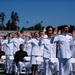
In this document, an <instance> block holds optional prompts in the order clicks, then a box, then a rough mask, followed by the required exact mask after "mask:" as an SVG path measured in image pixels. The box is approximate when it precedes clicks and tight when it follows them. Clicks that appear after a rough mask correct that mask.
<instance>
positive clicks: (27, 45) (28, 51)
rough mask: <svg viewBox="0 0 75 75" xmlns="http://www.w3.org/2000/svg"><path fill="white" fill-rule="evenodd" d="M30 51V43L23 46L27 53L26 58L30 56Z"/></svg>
mask: <svg viewBox="0 0 75 75" xmlns="http://www.w3.org/2000/svg"><path fill="white" fill-rule="evenodd" d="M31 50H32V45H31V43H27V44H25V51H26V52H27V54H28V56H31Z"/></svg>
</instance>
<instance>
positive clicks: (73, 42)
mask: <svg viewBox="0 0 75 75" xmlns="http://www.w3.org/2000/svg"><path fill="white" fill-rule="evenodd" d="M70 49H71V54H72V58H75V37H72V40H71V43H70ZM71 65H72V71H75V63H73V64H72V63H71ZM73 75H74V74H73Z"/></svg>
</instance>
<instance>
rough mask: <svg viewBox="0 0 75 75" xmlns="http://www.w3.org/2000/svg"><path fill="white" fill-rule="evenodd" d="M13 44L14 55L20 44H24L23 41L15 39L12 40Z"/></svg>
mask: <svg viewBox="0 0 75 75" xmlns="http://www.w3.org/2000/svg"><path fill="white" fill-rule="evenodd" d="M13 44H14V54H15V52H16V51H18V50H19V46H20V44H24V40H23V39H22V38H18V37H16V38H14V39H13Z"/></svg>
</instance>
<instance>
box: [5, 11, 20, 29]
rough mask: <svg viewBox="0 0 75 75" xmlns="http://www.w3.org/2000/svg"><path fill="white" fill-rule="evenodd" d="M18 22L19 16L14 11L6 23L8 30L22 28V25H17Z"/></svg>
mask: <svg viewBox="0 0 75 75" xmlns="http://www.w3.org/2000/svg"><path fill="white" fill-rule="evenodd" d="M17 22H19V16H18V14H17V12H14V11H12V13H11V19H10V20H8V22H7V24H6V29H7V30H20V27H19V26H17Z"/></svg>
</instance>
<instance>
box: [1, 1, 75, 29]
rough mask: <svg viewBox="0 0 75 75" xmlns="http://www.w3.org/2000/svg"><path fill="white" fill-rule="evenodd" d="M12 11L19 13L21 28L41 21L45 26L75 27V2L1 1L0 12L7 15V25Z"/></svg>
mask: <svg viewBox="0 0 75 75" xmlns="http://www.w3.org/2000/svg"><path fill="white" fill-rule="evenodd" d="M12 11H15V12H17V13H18V15H19V19H20V22H19V23H18V24H17V25H18V26H20V27H21V28H22V27H23V26H24V27H30V26H32V25H34V24H36V23H39V22H40V21H43V23H42V25H44V26H48V25H52V26H53V27H56V26H58V25H63V24H67V25H70V24H72V25H75V0H0V12H5V14H6V18H5V24H6V23H7V21H8V20H9V19H10V15H11V12H12ZM26 21H29V23H28V24H27V23H26Z"/></svg>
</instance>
